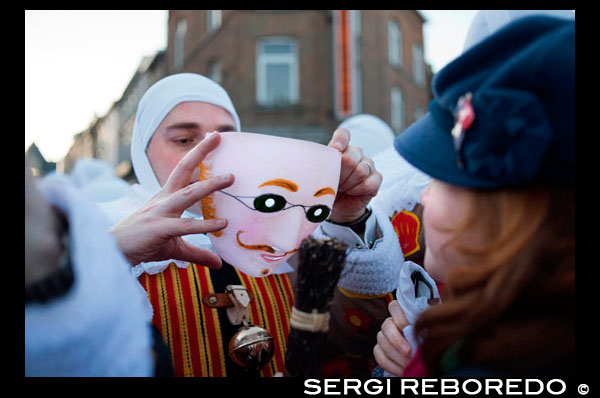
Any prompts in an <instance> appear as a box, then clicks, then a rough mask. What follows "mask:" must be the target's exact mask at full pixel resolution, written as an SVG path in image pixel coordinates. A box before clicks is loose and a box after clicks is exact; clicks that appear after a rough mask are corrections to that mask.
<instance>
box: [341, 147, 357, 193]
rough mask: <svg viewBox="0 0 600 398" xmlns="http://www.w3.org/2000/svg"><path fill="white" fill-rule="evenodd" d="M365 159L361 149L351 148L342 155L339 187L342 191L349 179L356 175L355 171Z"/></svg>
mask: <svg viewBox="0 0 600 398" xmlns="http://www.w3.org/2000/svg"><path fill="white" fill-rule="evenodd" d="M362 159H363V152H362V149H360V147H357V146H351V147H348V148H347V149H346V152H344V153H343V154H342V169H341V172H340V183H339V187H340V189H342V188H343V187H345V186H346V185H347V180H348V178H349V177H350V176H351V175H352V174H353V173H354V171H355V169H356V168H357V167H358V165H359V164H360V162H361V160H362Z"/></svg>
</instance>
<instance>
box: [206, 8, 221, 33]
mask: <svg viewBox="0 0 600 398" xmlns="http://www.w3.org/2000/svg"><path fill="white" fill-rule="evenodd" d="M221 21H222V10H206V31H207V32H208V33H212V32H214V31H215V30H218V29H219V28H220V27H221Z"/></svg>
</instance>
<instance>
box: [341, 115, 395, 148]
mask: <svg viewBox="0 0 600 398" xmlns="http://www.w3.org/2000/svg"><path fill="white" fill-rule="evenodd" d="M338 128H344V129H346V130H348V131H350V145H352V146H358V147H361V148H362V150H363V153H364V154H365V156H368V157H370V158H372V157H374V156H375V155H376V154H378V153H379V152H381V151H383V150H384V149H387V148H389V147H391V146H393V144H394V131H393V130H392V128H391V127H390V126H388V124H387V123H386V122H384V121H383V120H381V119H380V118H378V117H376V116H373V115H368V114H361V115H356V116H352V117H349V118H348V119H346V120H344V121H343V122H342V123H341V124H340V125H339V126H338Z"/></svg>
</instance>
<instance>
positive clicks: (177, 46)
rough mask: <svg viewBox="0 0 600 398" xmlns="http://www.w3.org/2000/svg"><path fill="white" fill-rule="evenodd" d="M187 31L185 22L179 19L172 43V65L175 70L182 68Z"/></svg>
mask: <svg viewBox="0 0 600 398" xmlns="http://www.w3.org/2000/svg"><path fill="white" fill-rule="evenodd" d="M186 31H187V21H186V20H185V19H180V20H179V21H177V24H176V25H175V39H174V42H173V65H174V66H175V68H182V67H183V61H184V54H185V34H186Z"/></svg>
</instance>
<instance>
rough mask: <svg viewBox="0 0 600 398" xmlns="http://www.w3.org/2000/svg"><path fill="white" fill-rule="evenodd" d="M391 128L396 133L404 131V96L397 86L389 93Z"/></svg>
mask: <svg viewBox="0 0 600 398" xmlns="http://www.w3.org/2000/svg"><path fill="white" fill-rule="evenodd" d="M390 114H391V121H392V123H391V126H392V129H393V130H394V131H395V132H396V133H400V132H402V130H404V94H403V93H402V89H401V88H400V87H398V86H396V87H392V89H391V91H390Z"/></svg>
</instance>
